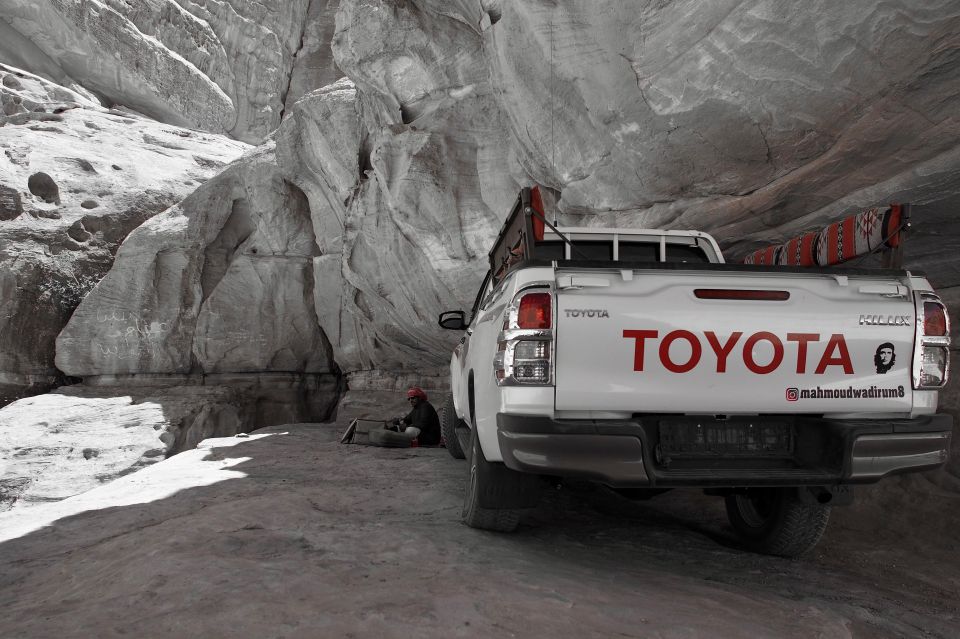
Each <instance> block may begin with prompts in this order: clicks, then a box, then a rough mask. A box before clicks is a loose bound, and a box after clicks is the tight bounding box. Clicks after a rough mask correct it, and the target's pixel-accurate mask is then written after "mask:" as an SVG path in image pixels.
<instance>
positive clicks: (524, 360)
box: [493, 288, 553, 386]
mask: <svg viewBox="0 0 960 639" xmlns="http://www.w3.org/2000/svg"><path fill="white" fill-rule="evenodd" d="M552 326H553V295H552V294H551V293H550V292H547V291H544V289H543V288H538V289H536V290H535V291H533V292H531V291H529V290H527V291H521V292H520V293H518V294H517V295H516V297H514V299H513V303H512V304H510V306H508V307H507V310H506V313H505V315H504V321H503V330H502V331H501V332H500V337H499V340H498V345H497V353H496V355H494V358H493V370H494V376H495V377H496V380H497V385H499V386H550V385H551V384H552V383H553V330H551V329H552Z"/></svg>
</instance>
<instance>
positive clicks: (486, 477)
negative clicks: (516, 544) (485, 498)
mask: <svg viewBox="0 0 960 639" xmlns="http://www.w3.org/2000/svg"><path fill="white" fill-rule="evenodd" d="M469 461H470V463H469V464H467V467H468V471H467V489H466V492H465V494H464V498H463V513H462V515H461V517H462V519H463V523H465V524H466V525H468V526H470V527H471V528H480V529H481V530H494V531H497V532H513V531H514V530H516V529H517V526H518V525H519V524H520V510H518V509H515V508H484V507H481V506H480V495H481V493H482V492H484V491H488V492H489V491H490V490H491V489H493V490H496V489H497V488H498V487H496V486H490V485H485V483H484V482H490V481H495V479H496V475H495V474H494V473H492V472H484V471H489V470H491V468H490V467H491V466H493V465H494V464H493V463H491V462H488V461H487V459H486V458H485V457H484V456H483V449H482V448H481V447H480V439H479V438H478V437H477V429H476V428H471V429H470V457H469ZM500 465H501V466H502V465H503V464H500Z"/></svg>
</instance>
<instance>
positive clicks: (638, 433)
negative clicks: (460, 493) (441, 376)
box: [497, 413, 953, 487]
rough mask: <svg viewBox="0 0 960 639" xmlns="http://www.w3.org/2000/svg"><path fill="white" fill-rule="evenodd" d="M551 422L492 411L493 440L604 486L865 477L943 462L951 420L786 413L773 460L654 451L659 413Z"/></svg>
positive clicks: (797, 482)
mask: <svg viewBox="0 0 960 639" xmlns="http://www.w3.org/2000/svg"><path fill="white" fill-rule="evenodd" d="M675 417H676V416H667V415H638V416H635V419H632V420H553V419H551V418H549V417H539V416H532V415H508V414H503V413H501V414H498V415H497V426H498V440H499V444H500V452H501V454H502V455H503V461H504V463H505V464H506V466H507V467H508V468H512V469H513V470H517V471H520V472H526V473H535V474H539V475H552V476H559V477H568V478H580V479H591V480H597V481H601V482H603V483H606V484H609V485H611V486H618V487H628V486H660V487H672V486H699V487H743V486H804V485H808V486H827V485H838V484H857V483H871V482H875V481H878V480H879V479H881V478H882V477H885V476H887V475H890V474H895V473H903V472H915V471H920V470H928V469H931V468H936V467H938V466H940V465H941V464H943V463H944V462H945V461H946V460H947V456H948V451H949V449H950V437H951V433H952V431H953V418H952V417H951V416H950V415H928V416H923V417H918V418H915V419H904V420H836V419H824V418H820V417H808V416H796V417H790V418H789V421H790V425H791V426H790V427H791V428H792V432H793V433H794V434H795V443H794V445H793V449H792V450H791V453H790V454H789V455H784V456H781V457H779V458H776V459H771V458H770V457H769V456H766V457H762V458H761V457H756V456H751V455H750V454H739V455H738V454H716V455H712V456H711V455H707V456H703V455H700V456H699V457H698V458H695V459H669V458H668V459H666V460H664V459H663V457H662V456H661V455H660V447H659V445H660V435H659V432H660V431H659V428H660V426H659V425H660V421H661V420H662V419H665V418H675Z"/></svg>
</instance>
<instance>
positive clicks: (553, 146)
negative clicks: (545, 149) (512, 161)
mask: <svg viewBox="0 0 960 639" xmlns="http://www.w3.org/2000/svg"><path fill="white" fill-rule="evenodd" d="M547 24H548V26H549V29H550V164H552V165H553V168H552V170H553V182H554V184H556V183H557V140H556V137H555V135H554V127H555V123H556V116H555V114H554V111H553V110H554V105H555V104H556V100H555V99H554V89H553V78H554V76H553V19H551V20H550V22H548V23H547ZM553 223H554V225H556V224H557V206H556V204H554V206H553Z"/></svg>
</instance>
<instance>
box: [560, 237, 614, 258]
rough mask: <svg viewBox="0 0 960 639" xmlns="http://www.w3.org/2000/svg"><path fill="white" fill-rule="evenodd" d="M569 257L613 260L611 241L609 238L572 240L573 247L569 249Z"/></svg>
mask: <svg viewBox="0 0 960 639" xmlns="http://www.w3.org/2000/svg"><path fill="white" fill-rule="evenodd" d="M570 259H571V260H600V261H606V262H610V261H612V260H613V242H611V241H610V240H604V241H602V242H590V241H586V242H584V241H582V240H581V241H576V240H574V242H573V248H572V249H570Z"/></svg>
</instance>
